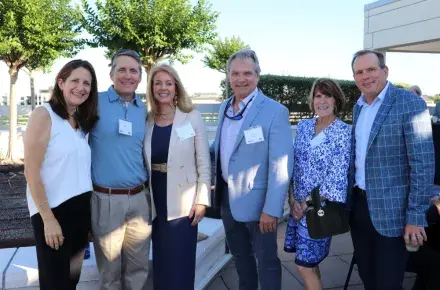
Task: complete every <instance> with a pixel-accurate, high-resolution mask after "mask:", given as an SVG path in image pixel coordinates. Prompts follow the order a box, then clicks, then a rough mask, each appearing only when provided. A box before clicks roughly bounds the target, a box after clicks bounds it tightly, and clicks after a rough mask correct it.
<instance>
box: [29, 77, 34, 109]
mask: <svg viewBox="0 0 440 290" xmlns="http://www.w3.org/2000/svg"><path fill="white" fill-rule="evenodd" d="M29 80H30V85H31V108H32V111H33V110H35V73H34V71H33V70H29Z"/></svg>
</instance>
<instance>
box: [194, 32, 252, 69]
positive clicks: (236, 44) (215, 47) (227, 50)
mask: <svg viewBox="0 0 440 290" xmlns="http://www.w3.org/2000/svg"><path fill="white" fill-rule="evenodd" d="M211 44H212V49H209V50H208V55H205V58H204V59H203V62H204V63H205V65H206V66H207V67H209V68H211V69H215V70H217V71H219V72H222V73H226V63H227V62H228V60H229V57H230V56H231V55H232V54H234V52H236V51H238V50H241V49H245V48H250V47H249V45H247V44H246V43H244V42H243V41H242V40H241V39H240V37H235V36H232V37H231V38H227V37H226V38H225V39H224V40H222V39H221V38H219V39H217V40H214V41H212V43H211Z"/></svg>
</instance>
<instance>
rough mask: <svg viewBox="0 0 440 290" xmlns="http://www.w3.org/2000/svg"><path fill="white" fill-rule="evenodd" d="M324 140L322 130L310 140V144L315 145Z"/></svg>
mask: <svg viewBox="0 0 440 290" xmlns="http://www.w3.org/2000/svg"><path fill="white" fill-rule="evenodd" d="M324 141H325V134H324V132H321V133H319V134H318V135H316V136H315V137H314V138H313V139H312V140H310V146H312V148H313V147H316V146H318V145H319V144H322V143H323V142H324Z"/></svg>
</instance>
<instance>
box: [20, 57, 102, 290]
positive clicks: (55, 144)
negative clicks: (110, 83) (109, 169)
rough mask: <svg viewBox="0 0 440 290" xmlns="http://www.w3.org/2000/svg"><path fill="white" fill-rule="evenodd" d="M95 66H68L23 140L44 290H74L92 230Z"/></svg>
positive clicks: (78, 63)
mask: <svg viewBox="0 0 440 290" xmlns="http://www.w3.org/2000/svg"><path fill="white" fill-rule="evenodd" d="M97 98H98V89H97V81H96V75H95V71H94V69H93V67H92V65H91V64H90V63H89V62H87V61H83V60H73V61H71V62H69V63H67V64H66V65H65V66H64V67H63V68H62V69H61V71H60V72H59V73H58V75H57V77H56V80H55V86H54V89H53V92H52V96H51V99H50V101H49V103H48V104H44V105H43V106H41V107H38V108H36V109H35V110H34V111H33V112H32V114H31V116H30V118H29V122H28V126H27V129H26V133H25V135H24V163H25V176H26V180H27V183H28V185H27V200H28V207H29V212H30V215H31V221H32V226H33V228H34V236H35V243H36V249H37V258H38V269H39V278H40V289H42V290H47V289H50V290H52V289H54V290H55V289H56V290H61V289H63V290H64V289H66V290H70V289H72V290H74V289H76V285H77V283H78V281H79V276H80V273H81V267H82V261H83V256H84V248H85V246H86V244H87V242H88V233H89V230H90V192H91V191H92V190H93V189H92V181H91V175H90V166H91V158H90V148H89V145H88V144H87V141H86V138H85V135H86V133H87V132H88V131H89V130H90V129H91V128H92V127H93V125H94V124H95V122H96V121H97V120H98V114H97Z"/></svg>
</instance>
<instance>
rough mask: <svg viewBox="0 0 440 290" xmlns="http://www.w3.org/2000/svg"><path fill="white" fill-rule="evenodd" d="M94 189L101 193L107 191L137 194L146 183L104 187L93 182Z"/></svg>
mask: <svg viewBox="0 0 440 290" xmlns="http://www.w3.org/2000/svg"><path fill="white" fill-rule="evenodd" d="M93 190H94V191H97V192H101V193H107V194H129V195H133V194H137V193H139V192H141V191H142V190H144V185H143V184H142V185H139V186H136V187H133V188H108V187H102V186H99V185H96V184H93Z"/></svg>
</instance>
